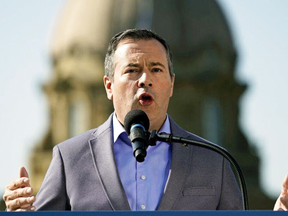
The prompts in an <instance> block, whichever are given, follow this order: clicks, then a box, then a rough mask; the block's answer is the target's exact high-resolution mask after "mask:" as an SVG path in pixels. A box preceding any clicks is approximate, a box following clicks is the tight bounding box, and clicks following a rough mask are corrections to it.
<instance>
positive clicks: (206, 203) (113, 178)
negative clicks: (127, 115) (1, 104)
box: [34, 116, 241, 210]
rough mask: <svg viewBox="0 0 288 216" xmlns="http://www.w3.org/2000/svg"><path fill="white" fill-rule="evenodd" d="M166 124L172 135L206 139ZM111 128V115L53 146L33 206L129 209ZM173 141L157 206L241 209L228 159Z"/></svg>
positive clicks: (48, 208) (237, 190)
mask: <svg viewBox="0 0 288 216" xmlns="http://www.w3.org/2000/svg"><path fill="white" fill-rule="evenodd" d="M170 122H171V131H172V133H173V134H174V135H177V136H182V137H186V138H189V139H194V140H201V141H205V140H203V139H202V138H200V137H198V136H195V135H193V134H191V133H188V132H186V131H185V130H183V129H182V128H180V127H179V126H178V125H177V124H176V123H175V122H174V121H173V120H172V119H171V118H170ZM112 128H113V127H112V117H111V116H110V117H109V119H108V120H107V121H106V122H105V123H104V124H103V125H101V126H99V127H98V128H96V129H93V130H90V131H87V132H85V133H84V134H81V135H79V136H76V137H74V138H71V139H69V140H66V141H64V142H63V143H60V144H59V145H57V146H55V147H54V149H53V159H52V161H51V164H50V167H49V169H48V171H47V173H46V176H45V179H44V181H43V183H42V186H41V188H40V190H39V192H38V194H37V197H36V202H35V203H34V204H35V206H36V208H37V210H130V207H129V203H128V200H127V198H126V194H125V191H124V188H123V186H122V184H121V181H120V178H119V175H118V171H117V166H116V163H115V159H114V154H113V140H112V136H113V131H112V130H113V129H112ZM206 142H207V141H206ZM172 145H173V146H172V163H171V173H170V177H169V179H168V183H167V187H166V190H165V193H164V195H163V196H162V199H161V202H160V204H159V206H158V208H157V210H216V209H223V210H224V209H227V210H228V209H241V194H240V191H239V188H238V185H237V183H236V181H235V177H234V175H233V173H232V171H231V168H230V166H229V164H228V162H227V160H226V159H224V158H223V157H222V156H221V155H220V154H218V153H215V152H213V151H211V150H208V149H205V148H202V147H197V146H183V145H181V144H179V143H172ZM131 154H132V152H131Z"/></svg>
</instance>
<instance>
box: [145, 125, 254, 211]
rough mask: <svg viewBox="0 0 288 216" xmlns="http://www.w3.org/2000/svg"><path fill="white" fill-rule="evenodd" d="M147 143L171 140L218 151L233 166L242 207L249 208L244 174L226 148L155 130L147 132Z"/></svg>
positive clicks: (152, 143)
mask: <svg viewBox="0 0 288 216" xmlns="http://www.w3.org/2000/svg"><path fill="white" fill-rule="evenodd" d="M147 135H148V137H149V138H148V143H149V145H151V146H155V145H156V142H157V141H162V142H168V143H172V142H178V143H182V144H184V145H187V144H189V145H197V146H201V147H204V148H208V149H211V150H213V151H215V152H218V153H219V154H221V155H222V156H224V157H225V158H226V159H227V160H228V161H229V162H230V164H232V166H233V167H234V170H235V171H236V175H237V179H238V182H239V187H240V191H241V195H242V198H243V200H242V204H243V209H244V210H249V205H248V194H247V189H246V184H245V179H244V175H243V173H242V171H241V168H240V166H239V165H238V163H237V162H236V160H235V159H234V158H233V157H232V156H231V155H230V154H229V153H228V152H227V150H226V149H224V148H222V147H220V146H217V145H213V144H211V143H205V142H201V141H196V140H190V139H186V138H183V137H178V136H173V134H167V133H158V132H157V131H156V130H153V131H151V132H150V133H149V132H148V134H147Z"/></svg>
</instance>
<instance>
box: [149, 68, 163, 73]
mask: <svg viewBox="0 0 288 216" xmlns="http://www.w3.org/2000/svg"><path fill="white" fill-rule="evenodd" d="M162 71H163V70H162V69H161V68H153V69H152V72H162Z"/></svg>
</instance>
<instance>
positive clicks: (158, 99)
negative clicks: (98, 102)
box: [104, 38, 174, 130]
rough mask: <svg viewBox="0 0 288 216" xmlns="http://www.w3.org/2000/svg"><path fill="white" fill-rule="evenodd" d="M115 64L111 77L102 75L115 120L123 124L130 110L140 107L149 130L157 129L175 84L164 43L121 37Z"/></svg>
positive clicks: (162, 120)
mask: <svg viewBox="0 0 288 216" xmlns="http://www.w3.org/2000/svg"><path fill="white" fill-rule="evenodd" d="M114 63H115V64H114V65H115V68H114V78H113V80H111V79H109V78H108V77H104V84H105V88H106V92H107V97H108V99H110V100H113V105H114V108H115V112H116V115H117V118H118V120H119V121H120V122H121V123H122V124H123V122H124V118H125V116H126V114H127V113H128V112H129V111H131V110H134V109H140V110H143V111H144V112H146V114H147V115H148V117H149V119H150V130H154V129H156V130H158V129H160V127H161V126H162V124H163V123H164V120H165V118H166V112H167V109H168V103H169V99H170V97H171V96H172V93H173V85H174V76H173V77H172V78H171V76H170V74H169V69H168V62H167V56H166V51H165V48H164V46H163V45H162V44H161V43H160V42H158V41H157V40H155V39H151V40H133V39H129V38H127V39H124V40H122V41H120V43H119V44H118V46H117V49H116V52H115V55H114Z"/></svg>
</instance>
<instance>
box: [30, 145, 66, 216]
mask: <svg viewBox="0 0 288 216" xmlns="http://www.w3.org/2000/svg"><path fill="white" fill-rule="evenodd" d="M34 206H35V207H36V210H37V211H41V210H46V211H50V210H70V209H71V207H70V205H69V199H68V196H67V192H66V178H65V172H64V164H63V159H62V156H61V152H60V150H59V147H58V146H55V147H54V148H53V158H52V161H51V163H50V166H49V168H48V171H47V173H46V175H45V178H44V181H43V183H42V185H41V188H40V190H39V192H38V194H37V196H36V201H35V203H34Z"/></svg>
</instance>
